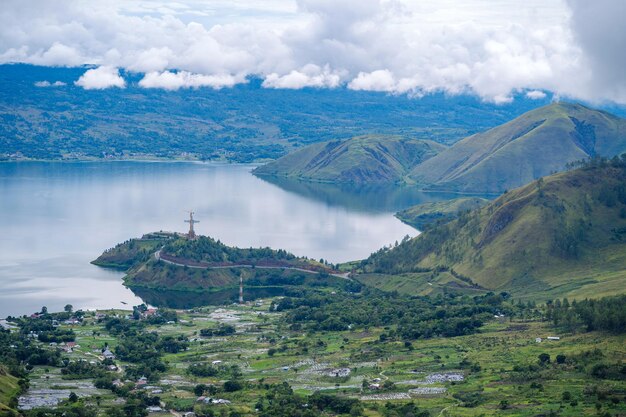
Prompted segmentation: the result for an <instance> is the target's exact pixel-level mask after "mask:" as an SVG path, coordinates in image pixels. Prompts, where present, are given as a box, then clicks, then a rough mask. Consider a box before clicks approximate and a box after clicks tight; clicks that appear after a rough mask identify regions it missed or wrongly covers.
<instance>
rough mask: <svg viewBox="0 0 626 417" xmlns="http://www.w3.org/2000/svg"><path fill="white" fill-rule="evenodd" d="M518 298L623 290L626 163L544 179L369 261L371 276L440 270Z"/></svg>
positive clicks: (625, 260) (579, 294) (367, 270)
mask: <svg viewBox="0 0 626 417" xmlns="http://www.w3.org/2000/svg"><path fill="white" fill-rule="evenodd" d="M442 267H443V268H445V269H449V270H452V271H454V273H455V274H456V275H457V276H461V277H467V278H468V279H469V280H470V281H471V282H474V283H476V284H478V285H480V286H481V287H483V288H486V289H492V290H500V291H511V292H513V293H514V294H517V295H519V296H525V295H532V296H536V297H541V298H549V297H551V296H554V295H568V296H571V297H584V296H587V295H588V294H591V293H593V294H595V295H596V296H600V295H602V294H610V293H615V292H620V293H621V292H624V285H623V283H624V280H625V279H626V273H625V272H624V271H625V269H626V268H625V267H626V161H625V160H623V159H622V161H621V162H619V163H612V164H611V163H602V164H595V165H590V166H587V167H584V168H580V169H576V170H573V171H569V172H564V173H559V174H555V175H551V176H548V177H545V178H543V179H540V180H537V181H534V182H532V183H531V184H528V185H526V186H524V187H521V188H518V189H515V190H513V191H510V192H508V193H506V194H504V195H503V196H501V197H500V198H498V199H497V200H495V201H493V202H492V203H490V204H488V205H487V206H485V207H483V208H481V209H478V210H475V211H473V212H471V213H467V214H463V215H461V216H460V217H459V218H458V219H456V220H452V221H451V222H449V223H447V224H443V225H439V226H437V227H434V228H432V229H431V230H428V231H426V232H424V233H423V234H422V235H420V236H418V237H416V238H414V239H411V240H409V241H406V242H403V243H402V244H400V245H399V246H398V247H396V248H393V249H384V250H381V251H379V252H377V253H376V254H373V255H372V256H371V257H370V258H369V259H368V260H366V261H365V262H364V271H366V272H376V273H385V274H401V273H407V272H412V271H425V270H432V269H437V268H442Z"/></svg>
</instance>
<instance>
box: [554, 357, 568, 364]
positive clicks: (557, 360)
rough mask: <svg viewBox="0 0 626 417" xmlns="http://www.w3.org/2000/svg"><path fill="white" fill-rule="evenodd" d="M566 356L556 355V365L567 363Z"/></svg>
mask: <svg viewBox="0 0 626 417" xmlns="http://www.w3.org/2000/svg"><path fill="white" fill-rule="evenodd" d="M565 359H566V356H565V355H556V363H558V364H559V365H561V364H564V363H565Z"/></svg>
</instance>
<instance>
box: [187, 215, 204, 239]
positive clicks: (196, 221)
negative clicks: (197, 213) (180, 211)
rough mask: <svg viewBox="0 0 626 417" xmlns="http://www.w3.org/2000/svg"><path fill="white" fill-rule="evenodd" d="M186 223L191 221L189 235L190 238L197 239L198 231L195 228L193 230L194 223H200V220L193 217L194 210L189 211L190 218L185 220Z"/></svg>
mask: <svg viewBox="0 0 626 417" xmlns="http://www.w3.org/2000/svg"><path fill="white" fill-rule="evenodd" d="M185 223H189V233H188V234H187V237H188V238H189V239H195V238H196V232H194V230H193V224H194V223H200V221H199V220H194V219H193V211H190V212H189V220H185Z"/></svg>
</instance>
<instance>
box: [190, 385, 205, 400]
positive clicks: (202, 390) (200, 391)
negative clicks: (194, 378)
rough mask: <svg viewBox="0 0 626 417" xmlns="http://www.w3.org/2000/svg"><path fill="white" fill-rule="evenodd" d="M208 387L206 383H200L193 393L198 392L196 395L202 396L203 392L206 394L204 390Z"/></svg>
mask: <svg viewBox="0 0 626 417" xmlns="http://www.w3.org/2000/svg"><path fill="white" fill-rule="evenodd" d="M205 389H206V385H204V384H198V385H196V386H195V387H194V389H193V393H194V394H196V396H198V397H199V396H201V395H202V394H204V390H205Z"/></svg>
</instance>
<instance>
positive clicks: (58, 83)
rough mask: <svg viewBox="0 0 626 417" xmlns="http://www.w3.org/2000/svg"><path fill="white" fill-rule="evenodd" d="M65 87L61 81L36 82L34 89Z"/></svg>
mask: <svg viewBox="0 0 626 417" xmlns="http://www.w3.org/2000/svg"><path fill="white" fill-rule="evenodd" d="M65 85H66V84H65V83H64V82H63V81H55V82H53V83H51V82H50V81H37V82H36V83H35V87H63V86H65Z"/></svg>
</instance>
